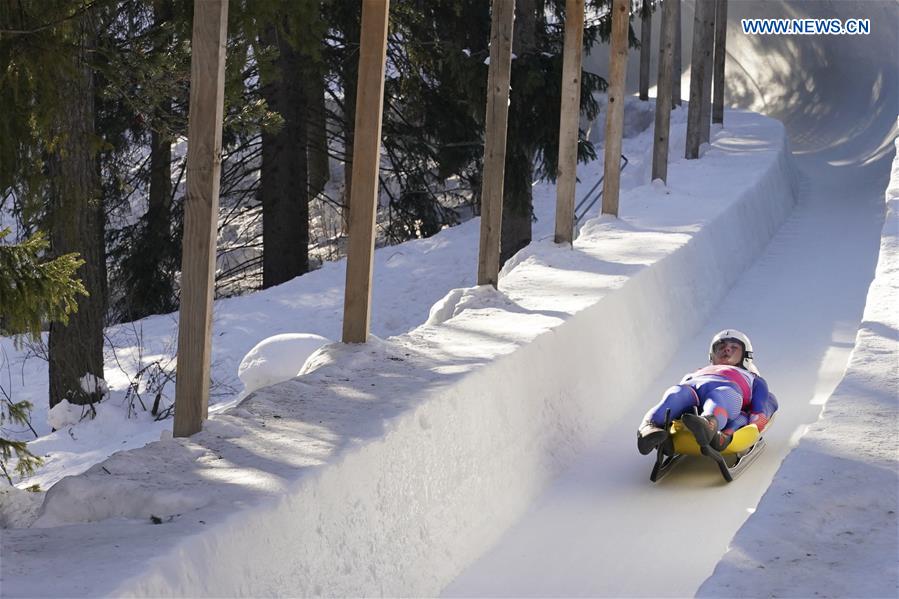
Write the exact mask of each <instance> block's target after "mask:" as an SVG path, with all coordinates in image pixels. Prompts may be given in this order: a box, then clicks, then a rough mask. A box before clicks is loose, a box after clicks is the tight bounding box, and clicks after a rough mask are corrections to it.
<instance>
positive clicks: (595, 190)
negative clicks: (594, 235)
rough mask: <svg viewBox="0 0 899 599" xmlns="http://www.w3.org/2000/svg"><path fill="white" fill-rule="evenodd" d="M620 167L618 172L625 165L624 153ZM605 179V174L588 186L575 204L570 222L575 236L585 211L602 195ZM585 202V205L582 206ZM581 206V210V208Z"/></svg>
mask: <svg viewBox="0 0 899 599" xmlns="http://www.w3.org/2000/svg"><path fill="white" fill-rule="evenodd" d="M621 162H622V163H623V164H621V168H620V169H618V172H619V173H620V172H622V171H623V170H624V169H625V167H626V166H627V162H628V160H627V156H625V155H624V154H622V155H621ZM603 179H605V175H603V176H602V177H600V178H599V181H597V182H596V184H595V185H594V186H593V187H591V188H590V191H588V192H587V193H586V194H585V195H584V197H583V198H581V201H580V202H578V203H577V206H575V207H574V223H572V227H573V228H574V233H575V236H576V235H577V230H578V226H579V225H580V224H581V220H582V219H583V218H584V217H585V216H586V215H587V212H589V211H590V208H593V206H595V205H596V202H598V201H599V199H600V198H601V197H602V181H603ZM584 204H586V207H585V206H584ZM582 208H583V210H582Z"/></svg>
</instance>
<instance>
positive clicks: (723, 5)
mask: <svg viewBox="0 0 899 599" xmlns="http://www.w3.org/2000/svg"><path fill="white" fill-rule="evenodd" d="M726 57H727V0H717V2H716V3H715V69H714V70H715V95H714V98H713V99H712V122H713V123H721V124H724V62H725V58H726Z"/></svg>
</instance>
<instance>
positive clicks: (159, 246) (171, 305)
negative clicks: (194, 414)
mask: <svg viewBox="0 0 899 599" xmlns="http://www.w3.org/2000/svg"><path fill="white" fill-rule="evenodd" d="M154 12H155V15H154V20H155V22H156V25H157V26H160V25H162V24H163V23H165V22H166V21H169V20H171V18H172V3H171V0H159V1H158V2H156V3H154ZM171 41H172V36H171V34H169V35H168V36H166V38H165V39H162V40H160V43H159V47H158V48H157V51H158V52H165V51H166V49H167V48H168V46H169V45H170V44H171ZM171 110H172V101H171V100H170V99H164V100H162V101H161V102H160V103H159V106H158V107H157V116H158V117H159V118H157V119H154V123H153V127H154V129H153V130H152V131H151V132H150V189H149V194H148V207H147V214H146V216H145V217H144V225H145V227H144V229H143V230H141V231H140V235H141V237H140V238H139V239H137V240H136V243H135V245H134V247H133V251H135V252H138V253H139V254H140V255H139V256H135V259H134V260H132V261H131V263H132V264H134V265H140V266H141V268H140V269H139V270H140V271H141V272H133V273H128V275H127V276H128V278H129V283H130V284H128V285H127V289H125V290H124V293H125V294H127V298H128V299H127V302H125V310H124V311H123V317H124V318H125V319H126V320H137V319H139V318H143V317H144V316H149V315H150V314H163V313H166V312H171V311H172V310H175V309H176V308H177V301H176V300H175V284H174V270H175V269H177V268H178V267H177V262H178V258H179V257H180V251H179V249H180V248H175V247H173V241H172V140H171V137H170V136H169V135H168V134H167V133H166V132H164V131H160V129H161V127H160V125H159V123H160V122H162V120H163V119H164V115H167V114H169V113H170V112H171ZM135 270H138V269H135Z"/></svg>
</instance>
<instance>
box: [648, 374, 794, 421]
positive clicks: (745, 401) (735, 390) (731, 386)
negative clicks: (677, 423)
mask: <svg viewBox="0 0 899 599" xmlns="http://www.w3.org/2000/svg"><path fill="white" fill-rule="evenodd" d="M694 407H697V408H699V412H700V414H701V415H703V416H706V415H709V414H712V415H714V416H715V418H716V419H717V420H718V428H719V430H722V431H724V432H725V433H728V434H730V433H733V431H735V430H737V429H739V428H741V427H743V426H746V425H747V424H755V425H757V426H758V427H759V431H763V430H765V427H766V426H767V425H768V421H769V420H770V418H771V416H772V415H773V414H774V412H775V411H776V410H777V398H775V397H774V395H773V394H772V393H771V392H769V391H768V383H766V382H765V379H763V378H762V377H761V376H759V375H757V374H753V373H752V372H749V371H748V370H745V369H743V368H739V367H737V366H726V365H725V366H715V365H711V366H706V367H704V368H700V369H699V370H697V371H696V372H692V373H690V374H688V375H686V376H685V377H684V378H683V380H681V382H680V384H679V385H674V386H673V387H670V388H668V390H667V391H665V393H664V395H663V397H662V401H661V402H659V403H658V405H656V406H655V407H653V408H652V409H651V410H650V411H649V412H648V413H647V414H646V418H645V419H644V421H646V420H649V421H651V422H652V423H653V424H655V425H656V426H664V425H665V412H666V411H667V410H671V419H672V420H676V419H677V418H680V417H681V416H682V415H683V414H685V413H686V412H690V411H692V410H693V408H694Z"/></svg>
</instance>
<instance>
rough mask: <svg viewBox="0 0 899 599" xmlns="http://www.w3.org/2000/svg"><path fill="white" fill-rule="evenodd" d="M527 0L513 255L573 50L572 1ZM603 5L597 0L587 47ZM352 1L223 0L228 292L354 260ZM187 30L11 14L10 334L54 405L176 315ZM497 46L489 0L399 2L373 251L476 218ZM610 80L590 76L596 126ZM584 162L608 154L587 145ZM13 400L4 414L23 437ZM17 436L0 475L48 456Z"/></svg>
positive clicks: (4, 201)
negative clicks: (38, 368)
mask: <svg viewBox="0 0 899 599" xmlns="http://www.w3.org/2000/svg"><path fill="white" fill-rule="evenodd" d="M515 4H516V5H515V21H514V35H513V48H512V50H513V56H514V60H513V62H512V72H511V88H512V89H513V90H514V94H512V96H511V97H512V99H511V102H510V106H509V117H508V140H507V143H508V148H509V151H508V153H507V156H506V167H505V175H504V180H505V181H504V203H503V206H504V208H503V214H502V229H503V233H502V248H501V259H502V260H503V261H505V260H506V259H507V258H509V257H510V256H511V255H512V254H514V253H515V252H516V251H517V250H519V249H521V248H522V247H524V246H525V245H527V244H528V243H529V241H530V239H531V223H532V219H533V216H532V211H531V188H532V184H533V183H534V181H537V180H550V181H552V180H554V179H555V175H556V157H557V153H558V123H559V113H560V107H559V96H560V86H561V81H560V79H561V68H562V49H563V48H562V47H563V38H564V16H565V2H564V1H563V0H519V1H518V2H516V3H515ZM607 4H608V2H605V1H597V2H588V3H587V9H588V15H592V16H590V17H588V20H587V23H586V26H585V29H584V36H583V40H584V41H583V43H584V50H585V51H589V50H590V49H591V48H592V47H593V46H594V45H595V44H597V43H602V42H604V41H607V40H608V37H609V31H610V19H609V18H608V7H607V6H606V5H607ZM647 6H648V5H647ZM361 8H362V3H361V2H350V1H347V0H240V1H232V2H231V3H230V6H229V12H228V43H227V52H226V60H227V64H226V84H225V101H224V109H225V114H224V123H223V149H222V154H223V155H222V169H221V192H220V206H221V208H220V216H219V219H218V235H217V239H218V241H217V261H216V277H215V296H216V297H217V298H219V297H228V296H232V295H238V294H245V293H249V292H252V291H254V290H257V289H263V288H268V287H272V286H275V285H279V284H281V283H284V282H286V281H289V280H291V279H293V278H294V277H297V276H301V275H302V274H304V273H306V272H308V271H310V270H311V269H315V268H317V267H319V266H320V265H321V264H322V263H323V262H324V261H327V260H334V259H338V258H340V257H342V256H343V255H344V254H345V250H346V236H347V222H348V198H349V197H350V191H351V178H350V174H351V172H352V148H353V123H354V118H353V116H354V113H355V98H356V90H355V86H356V82H357V78H358V72H357V68H358V60H359V56H358V54H359V37H360V21H361ZM192 18H193V3H191V2H187V1H177V0H4V2H2V3H0V63H2V71H0V275H2V276H0V334H2V335H5V336H15V338H16V339H17V342H18V343H21V344H24V345H26V346H27V347H28V352H29V355H30V356H32V357H33V358H34V359H42V360H46V361H47V362H48V372H49V397H48V398H47V401H49V405H50V407H53V406H54V405H56V404H58V403H60V402H61V401H63V400H66V401H68V402H69V403H71V404H74V405H85V406H91V405H93V404H94V403H95V402H97V401H100V400H101V399H102V397H103V378H104V372H103V347H104V342H106V341H108V340H104V328H105V327H106V326H109V325H112V324H116V323H123V322H131V321H136V320H139V319H141V318H144V317H146V316H149V315H153V314H165V313H171V312H174V311H176V310H178V307H179V291H180V290H179V279H180V269H181V258H182V256H181V237H182V234H183V213H184V211H183V206H184V198H185V168H186V155H187V152H186V145H187V121H188V98H189V91H190V64H191V31H192V27H193V22H192ZM489 37H490V5H489V3H487V2H483V1H480V0H437V1H428V2H422V1H420V0H397V1H395V2H393V3H392V5H391V9H390V21H389V33H388V47H387V65H386V77H385V91H384V107H383V115H382V122H383V126H382V136H381V145H382V151H381V154H382V158H381V168H380V174H379V177H380V191H379V205H378V214H377V243H378V244H379V245H387V244H395V243H400V242H403V241H406V240H409V239H414V238H423V237H428V236H431V235H433V234H434V233H436V232H438V231H440V230H441V229H442V228H444V227H447V226H453V225H454V224H457V223H459V222H462V221H464V220H467V219H469V218H471V217H473V216H477V215H478V214H479V201H480V181H481V173H482V169H483V152H484V120H485V117H484V112H485V97H486V85H487V69H488V64H487V63H488V62H489V61H488V60H487V57H488V55H489ZM629 38H630V42H631V44H632V45H637V42H636V40H635V36H634V34H633V31H630V33H629ZM605 88H606V81H605V80H604V79H603V78H601V77H599V76H598V75H595V74H593V73H589V72H586V71H584V72H583V73H582V83H581V102H580V104H581V113H582V121H583V122H589V121H590V120H592V119H594V118H595V117H596V114H597V111H598V104H597V100H596V96H595V94H596V93H597V92H601V91H603V90H604V89H605ZM578 157H579V159H581V160H589V159H592V158H595V157H596V156H595V151H594V149H593V147H592V145H591V144H590V142H588V141H587V140H586V136H585V135H584V131H581V134H580V138H579V142H578ZM42 333H43V334H42ZM173 368H174V367H172V370H169V371H166V372H164V373H163V372H156V373H155V376H165V377H168V378H171V377H174V376H175V373H174V371H173ZM7 391H8V390H6V389H4V387H3V383H0V392H2V395H3V398H2V401H3V403H2V411H0V415H2V418H3V421H4V422H9V423H16V424H18V425H28V409H29V408H30V403H29V402H27V401H16V400H15V399H14V398H12V397H11V396H10V394H9V393H8V392H7ZM154 409H155V408H154ZM162 416H171V410H169V411H167V412H164V413H163V414H162ZM2 424H3V423H2V422H0V426H2ZM5 437H6V435H0V449H2V457H3V461H4V462H6V461H7V460H8V459H9V458H10V457H11V456H12V455H13V453H15V454H16V456H17V457H19V458H20V459H19V460H18V466H17V468H18V469H19V470H20V472H22V473H24V472H27V471H29V470H30V469H31V468H33V467H34V465H35V464H37V463H39V462H38V458H36V457H34V456H31V455H30V454H29V453H28V451H27V448H26V445H25V442H24V441H18V440H13V439H9V438H5ZM4 470H5V466H4ZM7 477H8V475H7Z"/></svg>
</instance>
